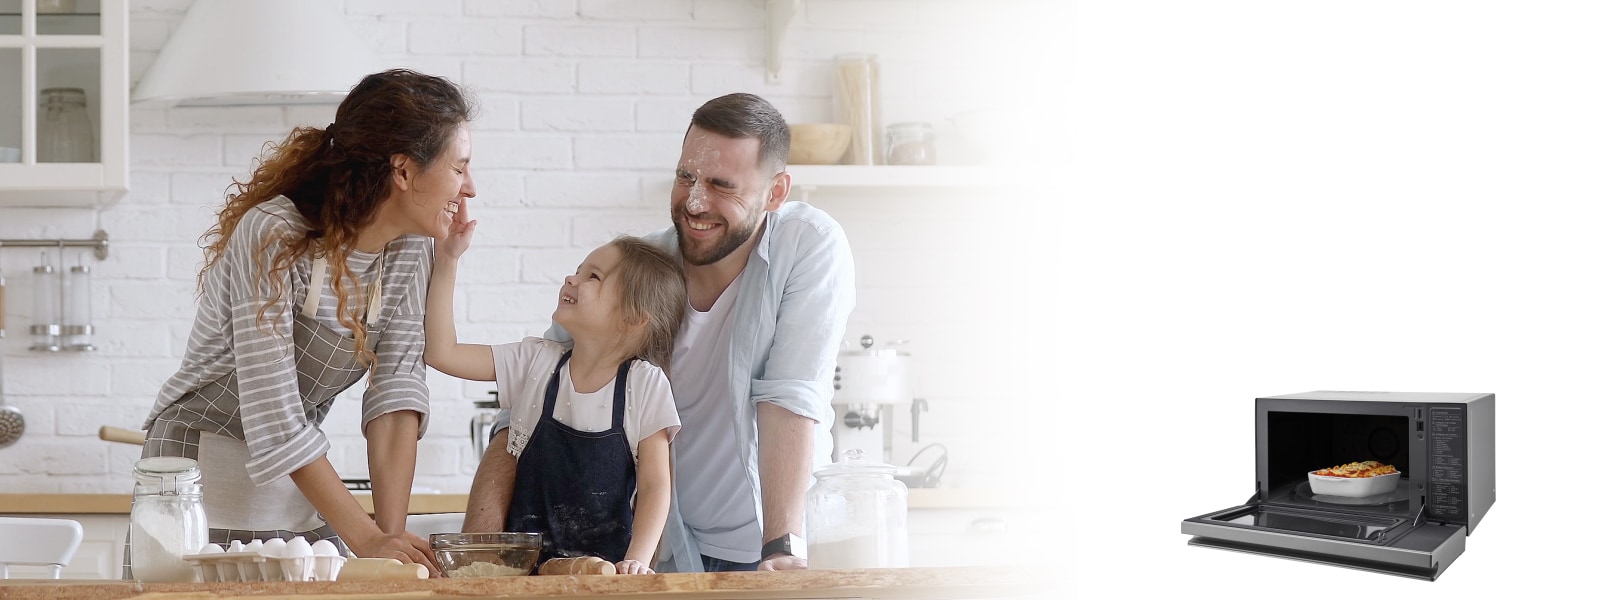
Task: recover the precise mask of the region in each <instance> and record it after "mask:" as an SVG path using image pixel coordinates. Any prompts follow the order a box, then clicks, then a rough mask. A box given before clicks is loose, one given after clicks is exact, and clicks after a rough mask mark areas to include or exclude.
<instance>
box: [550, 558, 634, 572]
mask: <svg viewBox="0 0 1600 600" xmlns="http://www.w3.org/2000/svg"><path fill="white" fill-rule="evenodd" d="M539 574H540V575H616V574H617V566H616V565H613V564H611V561H609V560H606V559H604V558H600V557H598V556H577V557H573V558H552V559H550V560H547V561H544V564H542V565H539Z"/></svg>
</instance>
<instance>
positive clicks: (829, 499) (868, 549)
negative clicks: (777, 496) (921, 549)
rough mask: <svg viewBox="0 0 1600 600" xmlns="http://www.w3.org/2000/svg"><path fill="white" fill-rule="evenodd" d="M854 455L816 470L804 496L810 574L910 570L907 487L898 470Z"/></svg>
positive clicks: (853, 451) (851, 452)
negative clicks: (892, 569)
mask: <svg viewBox="0 0 1600 600" xmlns="http://www.w3.org/2000/svg"><path fill="white" fill-rule="evenodd" d="M862 455H863V453H862V452H861V450H858V449H851V450H848V451H846V452H845V460H843V461H841V462H837V463H833V464H831V465H828V466H825V467H823V468H821V469H818V470H817V473H816V475H817V482H816V483H815V484H813V485H812V486H811V489H810V490H808V491H807V492H806V554H807V555H808V558H807V563H808V566H809V568H812V569H871V568H885V567H905V566H909V565H910V551H909V548H910V540H909V534H908V530H907V528H906V497H907V494H906V486H905V484H903V483H900V482H899V481H898V480H896V479H895V478H894V475H895V472H896V471H897V470H898V469H897V467H895V466H894V465H890V464H884V463H874V462H866V461H863V460H862Z"/></svg>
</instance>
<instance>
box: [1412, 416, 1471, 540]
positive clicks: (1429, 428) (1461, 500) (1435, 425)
mask: <svg viewBox="0 0 1600 600" xmlns="http://www.w3.org/2000/svg"><path fill="white" fill-rule="evenodd" d="M1426 410H1427V419H1426V420H1424V421H1422V422H1419V423H1418V425H1420V426H1422V427H1423V428H1424V429H1425V433H1426V434H1427V440H1426V441H1425V442H1424V443H1425V444H1427V453H1428V467H1427V468H1428V471H1427V475H1428V489H1427V494H1428V500H1427V502H1428V512H1429V513H1432V514H1433V515H1434V516H1436V517H1438V518H1440V519H1443V520H1446V521H1454V522H1462V523H1465V522H1466V520H1467V411H1466V407H1463V406H1430V407H1428V408H1427V409H1426Z"/></svg>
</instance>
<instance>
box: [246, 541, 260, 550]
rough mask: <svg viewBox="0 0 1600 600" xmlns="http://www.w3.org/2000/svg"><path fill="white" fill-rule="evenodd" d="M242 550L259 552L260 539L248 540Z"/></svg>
mask: <svg viewBox="0 0 1600 600" xmlns="http://www.w3.org/2000/svg"><path fill="white" fill-rule="evenodd" d="M244 551H245V552H260V551H261V540H250V543H248V544H245V545H244Z"/></svg>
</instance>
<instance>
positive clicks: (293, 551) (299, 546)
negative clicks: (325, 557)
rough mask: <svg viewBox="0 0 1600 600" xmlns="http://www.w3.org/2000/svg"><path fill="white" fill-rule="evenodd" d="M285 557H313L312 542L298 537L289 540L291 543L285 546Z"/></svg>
mask: <svg viewBox="0 0 1600 600" xmlns="http://www.w3.org/2000/svg"><path fill="white" fill-rule="evenodd" d="M283 556H284V558H300V557H304V556H311V542H307V541H306V538H303V537H300V536H298V535H297V536H294V539H292V540H289V543H288V544H287V545H285V546H284V548H283Z"/></svg>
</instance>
